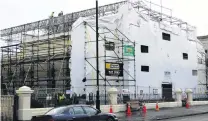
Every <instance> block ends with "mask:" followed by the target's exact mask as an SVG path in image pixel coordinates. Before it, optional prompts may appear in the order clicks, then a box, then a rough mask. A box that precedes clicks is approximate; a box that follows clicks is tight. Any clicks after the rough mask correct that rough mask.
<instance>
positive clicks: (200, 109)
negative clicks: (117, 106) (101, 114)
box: [116, 105, 208, 121]
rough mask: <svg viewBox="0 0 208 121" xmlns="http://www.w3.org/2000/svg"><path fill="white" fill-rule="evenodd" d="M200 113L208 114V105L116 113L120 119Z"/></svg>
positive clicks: (129, 120) (139, 120)
mask: <svg viewBox="0 0 208 121" xmlns="http://www.w3.org/2000/svg"><path fill="white" fill-rule="evenodd" d="M200 114H208V105H203V106H193V107H190V108H189V109H186V108H185V107H178V108H162V109H160V110H159V111H155V110H147V113H146V114H142V113H140V112H139V111H137V112H132V115H131V116H126V114H125V113H124V112H122V113H116V115H117V117H118V119H119V121H156V120H165V119H171V118H178V117H185V116H193V115H200Z"/></svg>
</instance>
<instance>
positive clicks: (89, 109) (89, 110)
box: [84, 106, 97, 115]
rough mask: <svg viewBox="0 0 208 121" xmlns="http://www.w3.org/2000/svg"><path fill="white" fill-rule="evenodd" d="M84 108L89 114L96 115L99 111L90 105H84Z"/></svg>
mask: <svg viewBox="0 0 208 121" xmlns="http://www.w3.org/2000/svg"><path fill="white" fill-rule="evenodd" d="M84 110H85V112H86V113H87V114H88V115H95V114H96V113H97V110H95V109H94V108H92V107H88V106H86V107H84Z"/></svg>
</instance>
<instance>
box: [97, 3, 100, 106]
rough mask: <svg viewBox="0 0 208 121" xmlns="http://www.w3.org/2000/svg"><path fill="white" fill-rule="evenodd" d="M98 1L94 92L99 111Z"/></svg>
mask: <svg viewBox="0 0 208 121" xmlns="http://www.w3.org/2000/svg"><path fill="white" fill-rule="evenodd" d="M98 39H99V33H98V0H96V66H97V69H96V70H97V92H96V108H97V109H98V110H100V92H99V91H100V90H99V60H98V57H99V56H98V52H99V51H98Z"/></svg>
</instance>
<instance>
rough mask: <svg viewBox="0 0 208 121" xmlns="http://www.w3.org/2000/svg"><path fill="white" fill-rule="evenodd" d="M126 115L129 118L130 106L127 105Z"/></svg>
mask: <svg viewBox="0 0 208 121" xmlns="http://www.w3.org/2000/svg"><path fill="white" fill-rule="evenodd" d="M126 115H127V116H131V108H130V105H129V104H128V107H127V112H126Z"/></svg>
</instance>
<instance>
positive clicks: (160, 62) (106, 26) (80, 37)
mask: <svg viewBox="0 0 208 121" xmlns="http://www.w3.org/2000/svg"><path fill="white" fill-rule="evenodd" d="M150 15H151V14H149V15H148V14H145V13H143V12H141V11H140V10H138V9H137V8H135V7H134V6H133V5H132V4H125V5H122V6H120V8H119V9H118V12H117V13H116V14H111V15H106V16H104V17H100V18H99V27H100V29H99V33H104V34H100V38H99V40H100V39H101V40H103V41H99V68H100V69H99V70H100V85H101V86H100V88H101V93H104V91H105V90H107V89H108V88H109V87H112V86H116V87H117V88H119V89H124V88H125V89H126V88H128V89H130V91H131V92H136V93H137V94H139V93H142V92H143V93H153V91H157V92H158V93H159V94H161V93H165V92H169V91H170V90H165V88H169V87H170V88H171V87H172V89H173V90H174V89H175V88H181V89H182V90H185V89H186V88H192V89H193V90H194V91H200V92H203V91H205V86H204V85H200V84H201V83H204V82H205V81H206V78H205V76H206V74H205V63H204V62H205V61H204V60H205V57H204V52H205V51H204V49H203V47H202V44H201V43H200V41H199V40H198V39H197V37H196V28H195V27H191V26H188V25H186V28H184V26H183V23H180V24H168V23H167V22H166V21H165V20H163V19H159V18H155V17H152V16H150ZM107 31H108V32H107ZM118 31H119V32H118ZM113 33H114V34H113ZM71 37H72V38H71V40H72V57H71V59H72V60H71V64H72V65H71V79H72V82H71V85H72V86H73V88H72V89H73V91H75V92H76V93H90V92H93V93H95V91H96V90H97V88H96V69H94V68H96V58H95V57H96V51H95V50H96V48H95V47H96V46H95V40H96V38H95V18H94V17H86V18H79V19H78V20H77V21H76V22H75V23H74V24H73V28H72V32H71ZM105 38H108V39H105ZM109 38H114V39H111V40H110V39H109ZM105 40H107V41H111V42H114V43H115V50H114V51H105V47H104V45H105ZM119 40H123V41H119ZM92 41H94V42H92ZM122 42H123V43H122ZM134 42H135V57H133V56H125V55H122V54H121V53H122V51H123V49H122V48H121V47H120V46H121V44H122V45H131V46H132V47H133V46H134V44H132V43H134ZM105 55H108V56H112V57H115V56H118V57H125V58H128V59H129V60H132V59H134V58H135V61H122V62H123V64H124V65H123V69H124V70H125V71H124V72H123V76H122V77H115V76H110V77H109V76H107V77H106V76H105V75H106V74H105V61H106V60H108V61H109V60H110V57H109V58H108V57H107V58H105ZM90 57H91V59H89V58H90ZM118 60H119V59H117V60H112V62H116V61H117V62H118ZM134 62H135V63H134ZM93 67H94V68H93ZM85 77H86V80H87V81H86V82H83V81H82V80H83V78H85ZM102 77H105V79H106V80H108V81H107V82H106V81H104V79H102ZM116 79H118V80H119V81H116ZM122 80H126V81H122ZM131 80H132V81H131ZM133 80H135V81H133ZM102 85H108V86H102ZM109 85H112V86H109ZM132 85H133V86H132ZM162 87H163V88H162ZM162 89H164V90H162Z"/></svg>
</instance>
